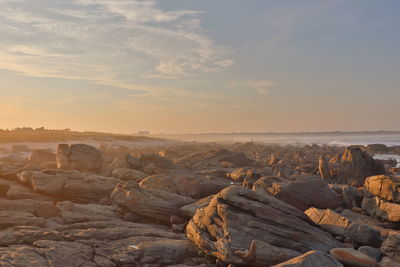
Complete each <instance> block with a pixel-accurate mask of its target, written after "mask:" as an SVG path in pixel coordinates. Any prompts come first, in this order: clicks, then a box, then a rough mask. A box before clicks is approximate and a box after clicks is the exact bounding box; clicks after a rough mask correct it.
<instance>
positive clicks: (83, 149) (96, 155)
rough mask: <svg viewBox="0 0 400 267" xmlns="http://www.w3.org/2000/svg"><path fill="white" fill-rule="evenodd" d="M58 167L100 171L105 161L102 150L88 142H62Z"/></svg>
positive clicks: (58, 149) (58, 150)
mask: <svg viewBox="0 0 400 267" xmlns="http://www.w3.org/2000/svg"><path fill="white" fill-rule="evenodd" d="M56 159H57V167H58V168H59V169H64V170H79V171H98V170H99V169H100V168H101V166H102V163H103V160H102V155H101V152H100V151H99V150H98V149H97V148H95V147H93V146H90V145H86V144H74V145H67V144H60V145H59V146H58V148H57V157H56Z"/></svg>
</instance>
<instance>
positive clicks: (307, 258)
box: [273, 250, 343, 267]
mask: <svg viewBox="0 0 400 267" xmlns="http://www.w3.org/2000/svg"><path fill="white" fill-rule="evenodd" d="M321 266H324V267H343V264H341V263H340V262H338V261H337V260H336V259H335V258H334V257H332V256H331V255H329V254H326V253H323V252H321V251H317V250H311V251H309V252H307V253H304V254H303V255H301V256H298V257H295V258H293V259H290V260H288V261H285V262H282V263H280V264H277V265H274V266H273V267H321Z"/></svg>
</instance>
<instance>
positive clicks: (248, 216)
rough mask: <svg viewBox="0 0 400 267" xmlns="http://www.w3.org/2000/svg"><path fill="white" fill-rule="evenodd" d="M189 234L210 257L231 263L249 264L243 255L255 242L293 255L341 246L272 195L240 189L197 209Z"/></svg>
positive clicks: (233, 190) (301, 214)
mask: <svg viewBox="0 0 400 267" xmlns="http://www.w3.org/2000/svg"><path fill="white" fill-rule="evenodd" d="M186 234H187V236H188V238H189V239H190V240H191V241H192V242H193V243H194V244H195V245H196V246H197V247H198V248H199V249H200V250H202V251H203V252H204V253H206V254H207V255H212V256H214V257H216V258H218V259H220V260H222V261H223V262H225V263H232V264H245V263H246V260H245V259H243V253H242V252H243V251H246V250H250V248H251V244H252V243H253V241H255V242H258V241H260V242H264V243H268V244H269V245H271V246H274V247H276V249H285V251H286V252H287V250H291V251H292V252H293V253H296V252H298V253H305V252H307V251H309V250H313V249H316V250H320V251H325V252H327V251H329V250H330V249H332V248H334V247H340V246H341V244H340V243H339V242H337V241H336V240H334V239H333V238H332V237H331V236H330V235H329V234H328V233H326V232H323V231H322V230H320V229H318V228H317V227H314V226H312V225H311V224H310V222H309V219H308V218H307V216H306V215H305V214H303V213H302V212H301V211H299V210H298V209H296V208H294V207H292V206H290V205H288V204H286V203H284V202H283V201H280V200H279V199H277V198H275V197H274V196H272V195H270V194H266V193H260V192H254V191H252V190H249V189H246V188H243V187H241V186H231V187H229V188H226V189H224V190H222V191H221V192H220V193H218V194H217V195H216V196H214V197H213V198H212V200H211V202H210V204H209V205H208V206H207V207H205V208H203V209H199V210H197V212H196V214H195V215H194V217H193V218H192V220H190V222H189V224H188V226H187V228H186ZM238 253H239V255H241V256H242V257H241V256H239V255H238ZM254 261H256V262H257V259H254ZM268 264H270V263H269V262H265V263H264V265H268Z"/></svg>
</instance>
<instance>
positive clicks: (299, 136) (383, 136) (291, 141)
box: [159, 133, 400, 146]
mask: <svg viewBox="0 0 400 267" xmlns="http://www.w3.org/2000/svg"><path fill="white" fill-rule="evenodd" d="M159 136H162V137H165V138H171V139H176V140H182V141H200V142H256V143H271V144H282V145H312V144H317V145H334V146H349V145H368V144H384V145H386V146H398V145H400V133H231V134H229V133H224V134H218V133H214V134H213V133H211V134H176V135H170V134H166V135H159Z"/></svg>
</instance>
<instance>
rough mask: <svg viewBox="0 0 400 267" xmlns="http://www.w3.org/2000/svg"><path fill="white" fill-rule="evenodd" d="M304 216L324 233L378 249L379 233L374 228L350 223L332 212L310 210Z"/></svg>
mask: <svg viewBox="0 0 400 267" xmlns="http://www.w3.org/2000/svg"><path fill="white" fill-rule="evenodd" d="M305 214H307V216H308V217H309V218H310V219H311V220H312V221H313V222H314V223H316V224H318V225H319V226H320V227H321V228H322V229H324V230H325V231H327V232H329V233H332V234H334V235H340V236H344V237H348V238H350V239H352V240H354V241H356V242H358V243H361V244H364V245H371V246H373V247H379V246H380V244H381V239H380V233H379V231H377V230H376V229H375V228H373V227H371V226H369V225H368V224H365V223H362V222H360V221H354V222H353V221H351V220H349V219H348V218H346V217H344V216H341V215H340V214H338V213H336V212H335V211H333V210H329V209H326V210H322V209H317V208H310V209H308V210H306V211H305Z"/></svg>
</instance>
